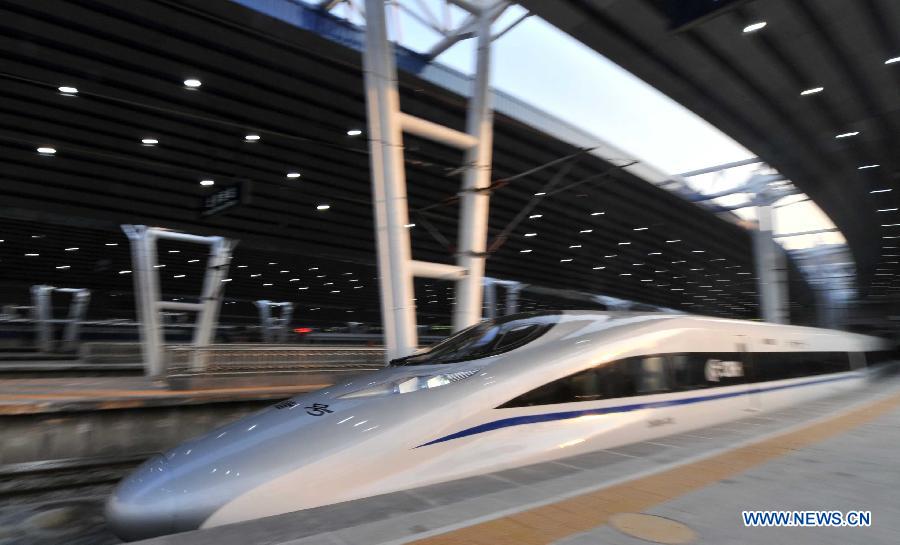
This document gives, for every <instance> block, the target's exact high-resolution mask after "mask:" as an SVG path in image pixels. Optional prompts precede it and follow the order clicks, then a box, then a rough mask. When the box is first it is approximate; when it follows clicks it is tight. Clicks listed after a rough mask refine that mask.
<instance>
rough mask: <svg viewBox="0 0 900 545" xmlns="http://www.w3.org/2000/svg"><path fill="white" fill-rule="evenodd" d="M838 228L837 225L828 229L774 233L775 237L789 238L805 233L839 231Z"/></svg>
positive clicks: (816, 233) (815, 233) (814, 233)
mask: <svg viewBox="0 0 900 545" xmlns="http://www.w3.org/2000/svg"><path fill="white" fill-rule="evenodd" d="M837 232H838V229H837V228H836V227H829V228H826V229H815V230H812V231H800V232H798V233H783V234H780V235H772V237H773V238H788V237H800V236H803V235H818V234H821V233H837Z"/></svg>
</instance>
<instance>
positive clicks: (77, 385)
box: [0, 377, 329, 415]
mask: <svg viewBox="0 0 900 545" xmlns="http://www.w3.org/2000/svg"><path fill="white" fill-rule="evenodd" d="M328 384H329V383H314V384H313V383H310V384H296V385H292V386H268V387H252V386H246V387H239V388H216V389H203V390H169V389H168V388H167V387H166V385H165V384H164V383H162V382H158V381H153V380H151V379H148V378H146V377H81V378H47V379H9V380H3V381H0V415H13V414H37V413H53V412H64V411H93V410H107V409H133V408H138V407H162V406H175V405H197V404H205V403H216V402H232V401H248V400H250V401H256V400H277V399H284V398H286V397H290V396H292V395H294V394H296V393H299V392H304V391H309V390H315V389H318V388H323V387H325V386H327V385H328Z"/></svg>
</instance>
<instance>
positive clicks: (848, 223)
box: [520, 0, 900, 293]
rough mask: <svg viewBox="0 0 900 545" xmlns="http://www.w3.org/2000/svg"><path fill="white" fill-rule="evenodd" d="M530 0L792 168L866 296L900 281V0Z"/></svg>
mask: <svg viewBox="0 0 900 545" xmlns="http://www.w3.org/2000/svg"><path fill="white" fill-rule="evenodd" d="M520 3H521V4H523V5H524V6H525V7H526V8H528V9H529V10H531V11H532V12H533V13H535V14H537V15H539V16H540V17H542V18H544V19H546V20H547V21H549V22H550V23H551V24H553V25H555V26H557V27H558V28H560V29H562V30H563V31H565V32H567V33H569V34H571V35H572V36H573V37H575V38H577V39H578V40H580V41H581V42H583V43H585V44H586V45H588V46H589V47H591V48H593V49H594V50H596V51H597V52H599V53H601V54H603V55H604V56H606V57H608V58H609V59H611V60H612V61H614V62H616V63H618V64H619V65H620V66H622V67H623V68H625V69H627V70H629V71H630V72H632V73H634V74H635V75H637V76H638V77H640V78H642V79H643V80H645V81H646V82H648V83H649V84H651V85H653V86H654V87H656V88H658V89H659V90H661V91H662V92H664V93H665V94H667V95H669V96H670V97H672V98H673V99H675V100H676V101H678V102H680V103H681V104H683V105H685V106H686V107H688V108H690V109H691V110H693V111H694V112H696V113H697V114H698V115H700V116H702V117H703V118H705V119H706V120H708V121H709V122H711V123H712V124H713V125H715V126H717V127H718V128H720V129H721V130H723V131H724V132H725V133H726V134H728V135H729V136H731V137H732V138H734V139H735V140H737V141H738V142H740V143H741V144H742V145H744V146H745V147H747V148H748V149H750V150H751V151H753V152H754V153H756V154H758V155H759V157H761V158H762V159H764V160H765V161H766V162H767V163H769V164H770V165H772V166H773V167H775V168H777V169H778V170H779V171H780V172H781V173H782V174H784V175H785V176H786V177H787V178H789V179H790V180H791V181H792V182H793V183H794V185H796V186H797V187H798V188H800V189H801V190H802V191H803V192H805V193H806V194H807V195H809V196H810V197H811V198H812V199H813V200H814V201H815V202H816V203H817V204H818V205H819V206H820V207H821V208H822V209H823V210H824V211H825V212H826V213H827V214H828V215H829V216H830V217H831V219H832V220H833V221H834V223H835V225H836V226H837V227H838V228H839V229H840V230H841V231H842V232H843V234H844V236H845V237H846V239H847V242H848V244H849V246H850V248H851V251H852V253H853V255H854V257H855V260H856V262H857V267H858V277H859V283H860V286H861V287H862V288H863V291H864V292H870V293H877V292H879V290H883V289H884V287H885V286H886V285H888V284H889V283H893V282H895V278H896V276H894V274H895V273H896V272H897V271H898V269H897V263H896V262H895V263H889V262H890V261H896V260H892V259H885V254H894V253H897V252H895V251H894V250H895V249H894V248H890V246H896V245H895V244H892V242H893V240H892V239H891V238H885V237H893V236H896V235H900V229H898V227H896V226H894V227H885V225H888V226H890V225H900V214H898V212H897V207H898V206H900V200H898V198H900V187H897V182H898V180H900V156H898V154H897V149H900V94H898V93H897V88H898V86H900V62H897V61H900V58H898V57H900V3H898V2H895V1H892V0H859V1H853V2H846V1H843V0H791V1H789V2H785V1H782V0H755V1H745V0H725V1H712V0H709V1H707V0H700V1H695V2H673V1H666V0H606V1H600V0H564V1H558V2H543V1H541V0H521V2H520ZM762 22H765V23H766V24H765V26H764V27H761V28H757V29H756V30H755V31H754V30H753V28H754V27H750V25H753V24H756V23H762ZM748 27H749V28H748ZM757 27H759V25H757ZM745 29H747V31H746V32H745ZM892 61H893V62H892ZM867 167H868V168H867ZM885 189H892V190H893V191H882V190H885ZM885 246H888V248H885ZM887 269H889V270H890V272H889V273H888V272H885V271H886V270H887ZM884 275H890V277H889V278H886V276H884ZM886 280H887V281H886ZM888 281H889V282H888ZM873 283H874V284H873ZM879 285H880V286H879ZM893 285H894V286H896V284H893ZM882 293H883V292H882Z"/></svg>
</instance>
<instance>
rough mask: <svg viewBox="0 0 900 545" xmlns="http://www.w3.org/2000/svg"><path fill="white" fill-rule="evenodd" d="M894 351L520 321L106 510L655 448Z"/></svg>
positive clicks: (673, 325) (214, 441)
mask: <svg viewBox="0 0 900 545" xmlns="http://www.w3.org/2000/svg"><path fill="white" fill-rule="evenodd" d="M886 348H887V346H886V344H885V343H884V341H882V340H880V339H877V338H875V337H867V336H863V335H857V334H850V333H843V332H839V331H830V330H823V329H814V328H807V327H796V326H783V325H774V324H766V323H756V322H743V321H737V320H727V319H716V318H709V317H699V316H690V315H678V314H620V313H609V312H589V311H566V312H553V313H526V314H518V315H514V316H508V317H505V318H502V319H498V320H496V321H486V322H482V323H479V324H477V325H475V326H473V327H471V328H469V329H466V330H464V331H461V332H460V333H458V334H456V335H454V336H452V337H449V338H447V339H446V340H444V341H442V342H440V343H438V344H436V345H434V346H433V347H431V348H429V349H426V350H424V351H421V352H419V353H416V354H414V355H412V356H408V357H406V358H401V359H398V360H394V361H393V362H391V365H390V366H389V367H386V368H385V369H383V370H379V371H376V372H373V373H371V374H367V375H360V376H356V377H353V378H352V380H349V381H348V382H345V383H343V384H337V385H334V386H331V387H328V388H325V389H323V390H320V391H316V392H312V393H307V394H303V395H299V396H296V397H294V398H291V399H289V400H286V401H282V402H280V403H277V404H275V405H273V406H271V407H269V408H267V409H265V410H262V411H260V412H258V413H256V414H253V415H251V416H248V417H246V418H243V419H241V420H238V421H236V422H234V423H231V424H228V425H226V426H224V427H221V428H219V429H216V430H214V431H212V432H210V433H208V434H206V435H204V436H202V437H199V438H197V439H194V440H192V441H189V442H187V443H185V444H183V445H181V446H179V447H177V448H174V449H172V450H170V451H169V452H167V453H165V454H164V455H159V456H156V457H154V458H152V459H150V460H148V461H147V462H145V463H144V464H143V465H142V466H141V467H140V468H138V469H137V470H136V471H135V472H134V473H133V474H131V475H130V476H129V477H127V478H126V479H125V480H123V481H122V482H121V483H120V484H119V486H118V488H117V489H116V490H115V492H114V493H113V495H112V496H111V497H110V498H109V500H108V502H107V506H106V514H107V519H108V521H109V523H110V526H111V528H112V529H113V531H114V532H115V533H116V534H118V535H119V536H121V537H122V538H125V539H138V538H145V537H151V536H156V535H160V534H166V533H173V532H179V531H185V530H191V529H196V528H207V527H212V526H218V525H222V524H228V523H233V522H238V521H242V520H247V519H252V518H258V517H264V516H268V515H275V514H279V513H285V512H290V511H298V510H302V509H308V508H312V507H317V506H322V505H328V504H333V503H337V502H342V501H346V500H351V499H357V498H363V497H368V496H374V495H377V494H382V493H387V492H392V491H398V490H403V489H408V488H413V487H417V486H423V485H428V484H433V483H437V482H441V481H449V480H452V479H458V478H462V477H467V476H472V475H477V474H483V473H487V472H492V471H497V470H502V469H507V468H511V467H516V466H523V465H527V464H533V463H537V462H542V461H547V460H553V459H558V458H564V457H568V456H573V455H577V454H582V453H585V452H590V451H595V450H599V449H606V448H611V447H615V446H619V445H623V444H627V443H632V442H637V441H644V440H649V439H653V438H655V437H659V436H663V435H668V434H672V433H679V432H683V431H687V430H690V429H694V428H699V427H703V426H710V425H714V424H717V423H720V422H723V421H727V420H733V419H738V418H741V417H745V416H747V415H748V414H750V413H753V412H756V411H769V410H776V409H780V408H783V407H785V406H787V405H791V404H798V403H804V402H806V401H808V400H810V399H813V398H816V397H820V396H824V395H828V394H832V393H835V392H839V391H842V390H845V389H849V388H853V387H855V386H858V385H859V384H861V382H862V381H863V380H864V377H865V368H866V362H867V357H868V359H869V361H872V359H873V358H878V357H880V354H882V351H883V350H885V349H886Z"/></svg>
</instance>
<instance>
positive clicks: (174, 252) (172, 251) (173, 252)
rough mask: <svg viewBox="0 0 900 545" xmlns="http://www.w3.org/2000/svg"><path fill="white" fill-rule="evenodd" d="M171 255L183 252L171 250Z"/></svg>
mask: <svg viewBox="0 0 900 545" xmlns="http://www.w3.org/2000/svg"><path fill="white" fill-rule="evenodd" d="M169 253H170V254H180V253H181V250H169Z"/></svg>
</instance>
